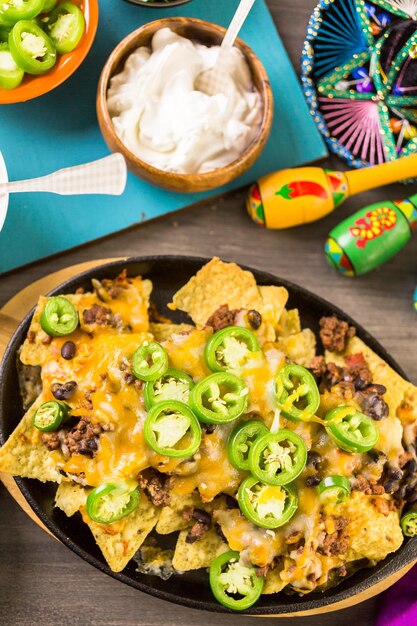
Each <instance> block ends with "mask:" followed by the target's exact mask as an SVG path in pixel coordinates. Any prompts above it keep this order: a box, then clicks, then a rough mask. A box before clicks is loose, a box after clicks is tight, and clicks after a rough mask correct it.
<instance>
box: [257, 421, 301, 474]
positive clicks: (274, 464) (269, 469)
mask: <svg viewBox="0 0 417 626" xmlns="http://www.w3.org/2000/svg"><path fill="white" fill-rule="evenodd" d="M306 462H307V446H306V444H305V442H304V439H303V438H302V437H300V435H297V433H295V432H293V431H292V430H288V429H286V428H281V429H280V430H278V431H277V432H276V433H270V432H268V433H267V434H266V435H262V436H261V437H259V439H257V440H256V441H255V442H254V444H253V445H252V447H251V449H250V452H249V469H250V471H251V472H252V474H253V475H254V476H256V478H258V479H259V480H261V481H262V482H264V483H267V484H268V485H287V484H288V483H291V482H292V481H293V480H295V479H296V478H297V476H299V475H300V474H301V472H302V471H303V469H304V468H305V465H306Z"/></svg>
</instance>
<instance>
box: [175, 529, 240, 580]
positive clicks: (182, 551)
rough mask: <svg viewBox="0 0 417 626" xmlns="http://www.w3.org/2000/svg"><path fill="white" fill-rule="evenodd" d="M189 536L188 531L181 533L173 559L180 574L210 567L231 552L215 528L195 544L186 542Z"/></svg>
mask: <svg viewBox="0 0 417 626" xmlns="http://www.w3.org/2000/svg"><path fill="white" fill-rule="evenodd" d="M187 534H188V531H186V530H182V531H181V532H180V534H179V537H178V541H177V545H176V547H175V553H174V558H173V559H172V565H173V567H174V568H175V569H176V570H178V571H180V572H189V571H190V570H195V569H200V568H202V567H210V565H211V563H212V561H213V560H214V559H215V558H216V557H217V556H219V554H223V552H227V550H230V548H229V546H228V545H227V543H225V542H224V541H223V540H222V539H221V537H219V535H218V534H217V532H216V530H215V529H214V528H211V529H210V530H209V531H207V533H206V534H205V535H204V537H202V538H201V539H199V540H198V541H196V542H195V543H187V542H186V540H185V539H186V537H187Z"/></svg>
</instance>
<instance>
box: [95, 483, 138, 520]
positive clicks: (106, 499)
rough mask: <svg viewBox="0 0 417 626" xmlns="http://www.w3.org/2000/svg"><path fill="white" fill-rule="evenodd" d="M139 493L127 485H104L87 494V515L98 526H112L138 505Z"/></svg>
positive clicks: (136, 489)
mask: <svg viewBox="0 0 417 626" xmlns="http://www.w3.org/2000/svg"><path fill="white" fill-rule="evenodd" d="M139 500H140V491H139V489H138V488H137V487H135V488H134V489H132V488H131V487H130V486H129V485H127V484H124V483H121V484H117V485H116V484H113V483H104V484H103V485H100V486H99V487H96V488H95V489H93V491H91V492H90V493H89V494H88V497H87V513H88V515H89V517H91V519H92V520H93V521H94V522H97V523H98V524H112V523H113V522H117V521H118V520H119V519H122V518H123V517H126V515H129V514H130V513H132V512H133V511H134V510H135V509H136V508H137V507H138V505H139Z"/></svg>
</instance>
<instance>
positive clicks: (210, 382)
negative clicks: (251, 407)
mask: <svg viewBox="0 0 417 626" xmlns="http://www.w3.org/2000/svg"><path fill="white" fill-rule="evenodd" d="M248 391H249V390H248V388H247V387H246V385H245V383H244V382H243V380H242V379H241V378H238V377H237V376H235V375H234V374H231V373H230V372H217V373H215V374H211V375H210V376H207V378H203V380H200V382H199V383H197V384H196V385H195V387H193V388H192V389H191V393H190V405H191V408H192V410H193V411H194V413H195V414H196V415H197V417H198V419H200V420H201V421H202V422H205V423H206V424H225V423H226V422H232V421H233V420H235V419H236V418H237V417H239V415H242V413H243V412H244V410H245V409H246V405H247V402H248Z"/></svg>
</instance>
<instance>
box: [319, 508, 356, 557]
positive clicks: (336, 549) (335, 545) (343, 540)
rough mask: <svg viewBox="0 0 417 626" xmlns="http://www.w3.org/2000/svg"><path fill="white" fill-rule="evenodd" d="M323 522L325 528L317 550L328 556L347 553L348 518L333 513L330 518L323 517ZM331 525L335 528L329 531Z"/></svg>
mask: <svg viewBox="0 0 417 626" xmlns="http://www.w3.org/2000/svg"><path fill="white" fill-rule="evenodd" d="M321 522H322V523H323V525H324V530H323V531H322V532H321V533H320V536H319V545H318V548H317V551H318V552H320V554H326V555H327V556H330V555H336V554H345V553H346V552H347V550H348V548H349V541H348V539H349V535H348V533H347V531H346V526H347V525H348V520H347V519H346V518H345V517H342V516H341V515H332V516H331V517H330V518H329V517H327V518H325V517H323V518H322V519H321ZM329 527H332V528H334V531H333V532H331V533H328V532H327V529H329Z"/></svg>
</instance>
